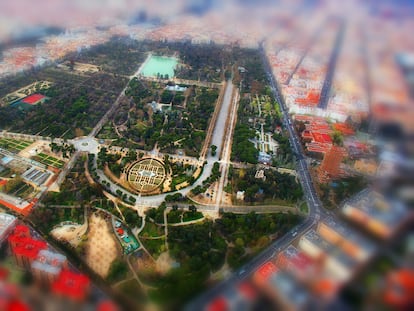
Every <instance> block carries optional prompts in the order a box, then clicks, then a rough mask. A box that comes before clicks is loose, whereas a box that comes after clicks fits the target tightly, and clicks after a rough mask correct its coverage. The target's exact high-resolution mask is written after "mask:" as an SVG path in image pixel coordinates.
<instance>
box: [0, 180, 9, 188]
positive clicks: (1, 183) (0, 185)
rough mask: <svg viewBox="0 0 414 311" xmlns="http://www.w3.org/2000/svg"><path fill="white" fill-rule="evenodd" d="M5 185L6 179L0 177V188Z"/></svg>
mask: <svg viewBox="0 0 414 311" xmlns="http://www.w3.org/2000/svg"><path fill="white" fill-rule="evenodd" d="M6 185H7V180H6V179H0V190H2V189H3V188H4V187H5V186H6Z"/></svg>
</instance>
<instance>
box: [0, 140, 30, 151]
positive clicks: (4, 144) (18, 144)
mask: <svg viewBox="0 0 414 311" xmlns="http://www.w3.org/2000/svg"><path fill="white" fill-rule="evenodd" d="M31 144H32V143H31V142H28V141H24V140H16V139H12V138H0V148H4V149H7V150H9V151H11V152H14V153H18V152H20V151H22V150H23V149H25V148H27V147H28V146H30V145H31Z"/></svg>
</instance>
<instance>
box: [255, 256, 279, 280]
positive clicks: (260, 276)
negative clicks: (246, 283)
mask: <svg viewBox="0 0 414 311" xmlns="http://www.w3.org/2000/svg"><path fill="white" fill-rule="evenodd" d="M277 271H278V268H277V267H276V266H275V265H274V264H273V263H272V262H270V261H268V262H266V263H265V264H263V265H262V266H261V267H260V268H259V269H257V271H256V272H255V273H254V276H253V280H254V281H255V282H256V283H258V284H262V283H264V282H266V281H267V280H268V279H269V277H270V276H271V275H272V274H274V273H276V272H277Z"/></svg>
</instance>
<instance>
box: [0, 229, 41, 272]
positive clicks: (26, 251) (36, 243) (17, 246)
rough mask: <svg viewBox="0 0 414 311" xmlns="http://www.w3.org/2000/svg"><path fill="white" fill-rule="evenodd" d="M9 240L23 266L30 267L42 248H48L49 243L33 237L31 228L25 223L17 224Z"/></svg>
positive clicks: (15, 255)
mask: <svg viewBox="0 0 414 311" xmlns="http://www.w3.org/2000/svg"><path fill="white" fill-rule="evenodd" d="M8 242H9V246H10V250H11V252H12V254H13V255H14V258H15V260H16V262H17V264H19V265H20V266H22V267H25V268H27V269H30V265H31V263H32V262H33V261H34V260H35V259H36V257H37V255H38V253H39V252H40V251H41V250H42V249H47V243H46V242H44V241H40V240H35V239H32V237H31V234H30V229H29V227H27V226H24V225H17V226H16V227H15V228H14V230H13V233H12V234H10V235H9V237H8Z"/></svg>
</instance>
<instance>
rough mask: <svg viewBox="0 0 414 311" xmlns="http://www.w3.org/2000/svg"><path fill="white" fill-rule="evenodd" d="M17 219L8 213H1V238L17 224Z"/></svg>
mask: <svg viewBox="0 0 414 311" xmlns="http://www.w3.org/2000/svg"><path fill="white" fill-rule="evenodd" d="M15 221H16V217H14V216H13V215H9V214H6V213H0V237H2V236H3V234H4V233H5V232H6V231H7V230H9V229H10V228H11V227H12V226H13V225H14V223H15Z"/></svg>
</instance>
